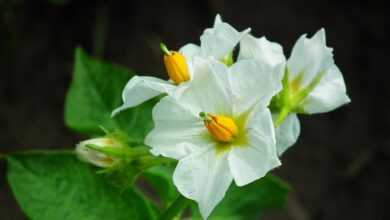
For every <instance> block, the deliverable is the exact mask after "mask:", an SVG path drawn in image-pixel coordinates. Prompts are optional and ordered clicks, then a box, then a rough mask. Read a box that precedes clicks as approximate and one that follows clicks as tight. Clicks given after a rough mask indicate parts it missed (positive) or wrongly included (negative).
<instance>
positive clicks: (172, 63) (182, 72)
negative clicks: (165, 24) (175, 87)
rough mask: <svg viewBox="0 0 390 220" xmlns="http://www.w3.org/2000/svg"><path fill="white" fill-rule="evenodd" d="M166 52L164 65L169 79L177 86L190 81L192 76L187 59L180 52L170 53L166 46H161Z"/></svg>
mask: <svg viewBox="0 0 390 220" xmlns="http://www.w3.org/2000/svg"><path fill="white" fill-rule="evenodd" d="M161 49H162V50H163V52H164V64H165V68H166V70H167V72H168V75H169V78H170V79H171V80H172V81H173V82H175V83H176V84H180V83H182V82H185V81H188V80H190V74H189V70H188V65H187V61H186V58H185V57H184V56H183V55H182V54H181V53H179V52H176V51H169V50H168V49H167V47H166V46H165V45H164V44H161Z"/></svg>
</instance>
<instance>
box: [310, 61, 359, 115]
mask: <svg viewBox="0 0 390 220" xmlns="http://www.w3.org/2000/svg"><path fill="white" fill-rule="evenodd" d="M346 91H347V90H346V87H345V82H344V79H343V75H342V74H341V72H340V70H339V68H337V66H336V65H333V66H332V67H331V68H330V69H329V70H328V71H327V72H326V73H325V75H324V76H323V77H322V79H321V81H320V82H319V84H318V85H317V86H316V87H315V88H314V90H313V91H312V92H311V93H310V94H309V95H308V97H307V98H306V99H305V100H304V103H303V106H304V111H305V112H306V113H309V114H313V113H323V112H329V111H332V110H334V109H336V108H338V107H339V106H341V105H344V104H347V103H349V102H350V101H351V100H350V99H349V97H348V95H347V92H346Z"/></svg>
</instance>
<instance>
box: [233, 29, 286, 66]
mask: <svg viewBox="0 0 390 220" xmlns="http://www.w3.org/2000/svg"><path fill="white" fill-rule="evenodd" d="M243 59H256V60H261V61H263V62H267V63H269V64H271V65H277V64H281V63H285V62H286V58H285V56H284V53H283V48H282V46H281V45H280V44H278V43H274V42H271V41H268V40H267V38H265V37H262V38H255V37H253V36H251V35H250V34H247V35H245V36H244V37H243V38H242V40H241V41H240V53H239V55H238V60H243Z"/></svg>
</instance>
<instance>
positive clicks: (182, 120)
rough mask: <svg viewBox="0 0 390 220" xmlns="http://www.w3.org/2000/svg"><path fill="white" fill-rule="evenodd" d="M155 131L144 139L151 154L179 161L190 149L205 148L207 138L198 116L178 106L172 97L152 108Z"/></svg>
mask: <svg viewBox="0 0 390 220" xmlns="http://www.w3.org/2000/svg"><path fill="white" fill-rule="evenodd" d="M153 121H154V123H155V127H154V129H153V130H152V131H151V132H150V133H149V134H148V135H147V136H146V138H145V144H146V145H149V146H151V147H152V152H153V153H154V154H157V155H158V154H161V155H163V156H166V157H171V158H174V159H180V158H183V157H185V156H187V155H188V154H189V153H190V152H191V151H192V150H193V149H192V148H189V147H188V146H190V145H186V144H185V143H192V144H194V145H193V146H194V147H196V148H200V147H202V146H205V145H208V144H209V143H210V139H209V138H208V136H207V135H205V134H206V132H207V130H206V128H205V127H204V125H203V121H202V119H201V118H199V116H198V114H194V112H192V111H190V110H188V109H186V108H185V107H183V106H182V105H180V104H179V103H178V102H177V100H176V99H175V98H173V97H170V96H166V97H164V98H163V99H161V100H160V101H159V102H158V103H157V104H156V106H155V107H154V108H153Z"/></svg>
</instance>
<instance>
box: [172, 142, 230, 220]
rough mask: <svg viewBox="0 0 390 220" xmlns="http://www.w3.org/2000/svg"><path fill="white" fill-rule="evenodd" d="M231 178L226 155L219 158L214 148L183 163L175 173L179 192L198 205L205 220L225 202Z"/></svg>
mask: <svg viewBox="0 0 390 220" xmlns="http://www.w3.org/2000/svg"><path fill="white" fill-rule="evenodd" d="M232 179H233V178H232V175H231V173H230V171H229V165H228V160H227V154H221V155H220V154H219V155H217V154H216V152H215V150H214V146H212V145H211V146H210V147H209V148H208V149H202V150H201V151H198V152H195V153H193V154H191V155H189V156H188V157H185V158H184V159H182V160H180V161H179V163H178V165H177V167H176V170H175V172H174V174H173V182H174V184H175V185H176V187H177V189H178V190H179V192H180V193H181V194H183V195H184V196H185V197H187V198H189V199H192V200H195V201H196V202H198V204H199V209H200V213H201V214H202V216H203V218H204V219H207V217H208V216H209V215H210V213H211V211H212V210H213V209H214V208H215V206H217V204H218V203H219V202H220V201H221V200H222V199H223V197H224V196H225V193H226V191H227V190H228V188H229V186H230V184H231V182H232Z"/></svg>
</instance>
